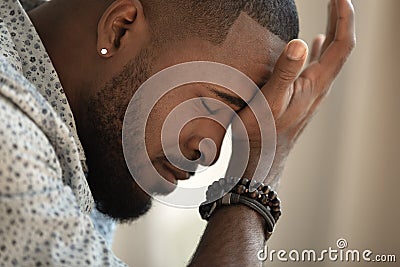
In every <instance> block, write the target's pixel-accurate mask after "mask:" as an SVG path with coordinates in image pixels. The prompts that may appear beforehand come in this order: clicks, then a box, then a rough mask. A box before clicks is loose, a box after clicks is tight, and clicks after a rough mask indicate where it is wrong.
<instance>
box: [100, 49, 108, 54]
mask: <svg viewBox="0 0 400 267" xmlns="http://www.w3.org/2000/svg"><path fill="white" fill-rule="evenodd" d="M100 53H101V54H102V55H107V53H108V50H107V49H106V48H103V49H101V50H100Z"/></svg>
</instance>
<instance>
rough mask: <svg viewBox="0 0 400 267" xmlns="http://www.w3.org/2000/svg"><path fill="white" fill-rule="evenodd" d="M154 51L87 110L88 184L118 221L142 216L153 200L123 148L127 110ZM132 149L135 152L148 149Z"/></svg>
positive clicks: (147, 51) (133, 63)
mask: <svg viewBox="0 0 400 267" xmlns="http://www.w3.org/2000/svg"><path fill="white" fill-rule="evenodd" d="M151 52H152V50H151V49H150V48H149V49H145V50H143V51H141V52H140V54H139V55H138V56H137V57H136V58H135V59H134V60H133V61H131V62H129V63H128V64H127V65H126V66H125V67H124V69H123V71H122V72H121V73H119V74H118V75H116V76H115V77H114V78H113V79H112V80H111V81H110V82H109V83H107V85H106V86H105V87H104V88H102V89H101V90H100V91H99V92H98V93H97V94H96V95H95V96H94V97H93V98H92V99H91V101H90V102H89V106H88V109H87V118H88V120H87V124H88V125H87V127H88V128H89V129H90V133H91V134H90V138H87V139H89V140H86V142H85V143H84V147H85V152H86V155H87V164H88V167H89V173H88V178H87V180H88V184H89V186H90V189H91V191H92V194H93V198H94V200H95V204H96V208H97V209H98V210H99V211H100V212H102V213H104V214H106V215H108V216H110V217H111V218H113V219H115V220H117V221H119V222H130V221H132V220H134V219H136V218H138V217H140V216H141V215H143V214H145V213H146V212H147V211H148V210H149V209H150V207H151V203H152V201H151V196H150V195H149V194H147V193H146V192H144V191H143V190H142V189H141V188H140V186H139V185H138V184H137V183H136V182H135V180H134V179H133V178H132V175H131V173H130V172H129V169H128V167H127V165H126V162H125V157H124V153H123V149H122V127H123V120H124V115H125V111H126V109H127V107H128V104H129V101H130V99H131V98H132V96H133V94H134V93H135V92H136V91H137V89H138V88H139V87H140V85H141V84H142V83H143V82H144V81H145V80H147V79H148V78H149V73H150V65H151V64H150V62H151V61H152V53H151ZM133 119H134V120H135V119H137V120H138V121H139V119H140V118H139V116H138V117H137V118H133ZM138 143H140V142H138ZM132 149H133V152H134V153H135V151H141V150H143V149H145V148H144V147H139V146H136V147H133V148H132Z"/></svg>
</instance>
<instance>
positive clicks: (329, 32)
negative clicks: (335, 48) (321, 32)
mask: <svg viewBox="0 0 400 267" xmlns="http://www.w3.org/2000/svg"><path fill="white" fill-rule="evenodd" d="M336 25H337V7H336V0H331V1H329V5H328V24H327V25H326V34H325V35H326V39H325V42H324V44H323V46H322V48H321V54H322V53H324V52H325V51H326V49H327V48H328V46H329V45H330V44H331V43H332V41H333V40H334V38H335V34H336Z"/></svg>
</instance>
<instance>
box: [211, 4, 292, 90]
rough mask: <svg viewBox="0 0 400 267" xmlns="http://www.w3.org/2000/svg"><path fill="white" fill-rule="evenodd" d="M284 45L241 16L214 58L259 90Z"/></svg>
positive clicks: (253, 21)
mask: <svg viewBox="0 0 400 267" xmlns="http://www.w3.org/2000/svg"><path fill="white" fill-rule="evenodd" d="M285 45H286V43H285V42H284V41H282V40H281V39H280V38H279V37H278V36H276V35H274V34H273V33H271V32H270V31H269V30H268V29H266V28H264V27H262V26H261V25H260V24H258V23H257V22H256V21H255V20H254V19H252V18H251V17H250V16H248V15H247V14H246V13H243V12H242V13H241V15H240V16H239V18H238V19H237V20H236V21H235V23H234V25H233V26H232V28H231V29H230V31H229V33H228V35H227V38H226V40H225V42H224V43H223V45H222V46H221V47H220V49H218V51H216V52H217V54H216V55H215V56H216V57H217V58H218V59H219V60H221V61H225V63H226V64H227V65H230V66H232V67H235V68H237V69H238V70H240V71H242V72H243V73H245V74H246V75H247V76H249V77H250V78H251V79H252V80H253V81H254V82H255V83H256V84H257V85H259V86H260V85H263V84H265V82H266V81H267V80H268V78H269V76H270V75H271V73H272V71H273V69H274V66H275V63H276V61H277V59H278V57H279V56H280V54H281V52H282V51H283V49H284V48H285Z"/></svg>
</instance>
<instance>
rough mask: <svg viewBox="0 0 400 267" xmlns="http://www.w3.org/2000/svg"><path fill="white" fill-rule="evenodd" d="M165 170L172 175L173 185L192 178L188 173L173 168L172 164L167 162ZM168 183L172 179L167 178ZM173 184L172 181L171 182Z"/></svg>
mask: <svg viewBox="0 0 400 267" xmlns="http://www.w3.org/2000/svg"><path fill="white" fill-rule="evenodd" d="M164 166H165V168H166V169H167V171H168V172H169V173H170V174H172V176H173V179H172V180H173V183H177V180H187V179H189V178H190V175H189V173H188V172H185V171H183V170H180V169H178V168H177V167H175V166H173V165H172V164H171V163H170V162H166V163H165V164H164ZM166 179H167V180H168V181H170V180H171V178H166ZM170 182H171V181H170Z"/></svg>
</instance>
